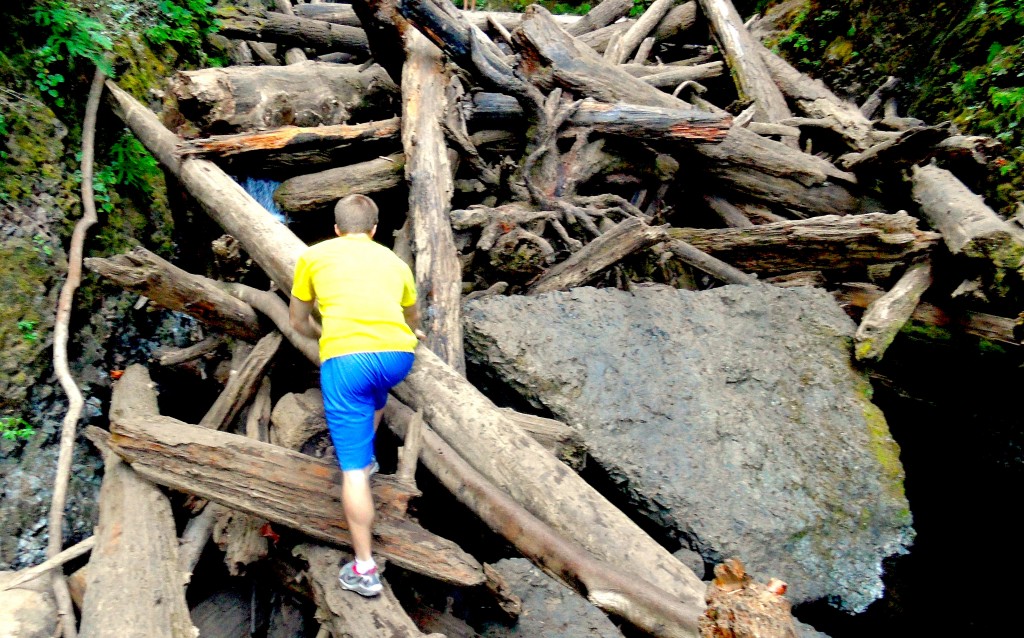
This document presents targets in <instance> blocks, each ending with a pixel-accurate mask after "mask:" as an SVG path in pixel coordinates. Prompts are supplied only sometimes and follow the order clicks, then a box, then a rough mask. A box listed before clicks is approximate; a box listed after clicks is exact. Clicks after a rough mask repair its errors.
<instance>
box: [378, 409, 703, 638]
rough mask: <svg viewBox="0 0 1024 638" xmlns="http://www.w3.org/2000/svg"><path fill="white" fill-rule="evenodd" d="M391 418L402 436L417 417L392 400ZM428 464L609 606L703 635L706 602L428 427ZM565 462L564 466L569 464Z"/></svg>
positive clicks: (659, 629)
mask: <svg viewBox="0 0 1024 638" xmlns="http://www.w3.org/2000/svg"><path fill="white" fill-rule="evenodd" d="M384 418H385V422H386V423H387V424H388V426H389V427H390V428H391V429H392V430H394V431H395V433H396V434H398V435H399V436H402V435H403V434H404V433H405V428H406V425H407V424H408V423H409V422H410V421H411V420H412V419H413V418H414V414H413V412H412V410H411V409H410V408H409V407H408V406H405V405H403V404H402V403H400V402H398V401H396V400H394V399H393V398H392V399H388V403H387V405H386V406H385V408H384ZM420 456H421V459H422V461H423V465H424V466H425V467H426V468H427V469H428V470H430V472H431V473H432V474H434V476H436V477H437V478H438V479H439V480H440V481H441V483H442V484H443V485H444V486H445V487H446V488H448V490H449V491H451V493H452V494H454V495H455V496H456V497H457V498H458V499H459V500H460V501H461V502H462V503H463V504H465V505H466V506H467V507H469V508H470V509H471V510H473V511H474V512H475V513H476V514H477V515H478V516H480V518H481V520H483V522H484V523H485V524H487V525H488V526H489V527H490V528H491V529H492V530H494V531H495V532H497V533H498V534H501V535H502V536H504V537H505V538H506V539H508V540H509V541H510V542H511V543H513V544H514V545H515V546H516V548H517V549H518V550H519V551H520V552H522V554H523V555H524V556H525V557H527V558H529V559H530V560H531V561H533V562H534V563H535V564H537V566H538V567H540V568H541V569H543V570H544V571H546V572H547V573H548V574H550V575H551V576H553V577H554V578H557V579H559V580H561V581H562V582H563V583H565V584H566V585H568V586H569V587H572V588H573V589H575V590H576V591H578V592H580V593H581V594H582V595H584V596H586V597H587V599H588V600H590V602H592V603H593V604H594V605H596V606H598V607H600V608H601V609H603V610H605V611H607V612H609V613H612V614H615V615H617V616H620V617H622V618H625V619H626V620H627V621H629V622H630V623H632V624H634V625H636V626H637V627H640V628H642V629H644V630H646V631H648V632H649V633H650V634H651V635H654V636H658V637H662V638H695V637H696V636H697V629H696V624H697V618H698V617H699V616H700V615H701V610H702V609H703V599H701V601H700V603H698V604H691V603H689V602H687V601H685V600H684V601H680V600H679V599H678V598H675V597H674V596H673V595H671V594H670V593H668V592H667V591H666V590H664V589H662V588H659V587H658V586H656V585H655V584H653V581H652V579H651V578H650V575H649V574H636V572H635V570H630V569H623V568H622V567H621V566H618V565H616V563H615V562H613V561H608V560H601V559H599V558H597V557H596V556H595V555H594V554H593V553H592V552H588V551H586V550H585V549H582V548H581V547H580V546H579V545H577V544H576V543H573V542H571V541H569V540H567V539H568V538H573V537H572V536H569V535H567V534H566V532H565V531H564V530H557V529H555V528H553V526H551V525H550V524H546V523H545V522H543V521H542V520H541V519H540V518H538V517H536V516H535V515H533V514H531V513H530V512H529V511H527V510H526V509H524V508H523V506H521V505H519V504H518V503H516V502H515V501H513V500H512V499H511V498H509V496H508V495H507V494H506V493H504V492H503V491H502V490H500V489H498V488H496V487H495V485H494V483H492V482H491V481H489V480H488V479H487V478H486V477H485V476H484V475H483V474H481V473H480V472H479V471H477V470H476V469H475V468H474V467H472V465H471V464H470V463H467V462H466V460H465V459H463V458H462V457H461V456H460V455H459V454H458V453H457V452H456V451H455V450H453V449H452V448H451V446H449V445H448V443H446V442H445V441H444V440H443V439H442V438H441V437H440V436H438V434H437V433H436V432H435V431H434V430H433V429H431V428H429V427H424V428H423V448H422V450H421V453H420ZM563 467H564V466H563Z"/></svg>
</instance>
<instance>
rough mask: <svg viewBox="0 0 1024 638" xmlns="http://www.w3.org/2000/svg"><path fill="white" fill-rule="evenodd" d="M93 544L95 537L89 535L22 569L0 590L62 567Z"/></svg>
mask: <svg viewBox="0 0 1024 638" xmlns="http://www.w3.org/2000/svg"><path fill="white" fill-rule="evenodd" d="M95 544H96V537H95V536H90V537H89V538H87V539H85V540H84V541H82V542H80V543H78V544H76V545H72V546H71V547H69V548H67V549H65V550H64V551H63V552H61V553H59V554H57V555H56V556H54V557H53V558H49V559H47V560H44V561H43V562H41V563H39V564H38V565H36V566H35V567H29V568H28V569H23V570H22V571H20V572H18V573H17V574H15V576H14V578H12V579H11V580H10V582H8V583H7V584H6V585H4V586H3V587H2V588H0V591H7V590H8V589H15V588H16V587H20V586H22V585H24V584H25V583H27V582H29V581H30V580H35V579H36V578H39V577H40V576H42V575H43V574H45V573H46V572H48V571H50V570H51V569H54V568H57V567H62V566H64V564H65V563H68V562H70V561H73V560H74V559H76V558H78V557H79V556H81V555H83V554H86V553H88V552H90V551H92V548H93V546H94V545H95Z"/></svg>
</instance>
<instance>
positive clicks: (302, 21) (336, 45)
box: [217, 7, 370, 55]
mask: <svg viewBox="0 0 1024 638" xmlns="http://www.w3.org/2000/svg"><path fill="white" fill-rule="evenodd" d="M217 14H218V17H219V18H220V20H219V25H220V26H219V29H218V33H220V34H221V35H223V36H226V37H229V38H242V39H245V40H256V41H258V42H276V43H278V44H281V45H285V46H289V47H302V48H306V49H314V50H316V51H345V52H347V53H356V54H360V55H366V54H368V53H369V52H370V47H369V44H368V43H367V41H366V32H365V31H363V30H362V29H359V28H356V27H349V26H344V25H339V24H330V23H328V22H323V21H321V20H310V19H309V18H302V17H299V16H290V15H285V14H283V13H274V12H269V11H263V10H262V9H246V8H241V7H224V8H221V9H218V10H217Z"/></svg>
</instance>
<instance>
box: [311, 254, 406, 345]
mask: <svg viewBox="0 0 1024 638" xmlns="http://www.w3.org/2000/svg"><path fill="white" fill-rule="evenodd" d="M292 296H293V297H295V298H296V299H299V300H300V301H312V300H313V299H314V298H315V299H316V301H317V303H318V304H319V306H320V317H321V320H322V322H323V334H322V335H321V336H320V360H321V361H327V360H328V359H330V358H332V357H339V356H341V355H345V354H352V353H354V352H387V351H399V352H412V351H414V350H415V349H416V343H417V339H416V336H415V335H414V334H413V333H412V330H410V329H409V325H408V324H406V323H405V316H404V315H403V314H402V309H403V308H404V307H407V306H411V305H413V304H414V303H416V283H415V280H414V279H413V276H412V271H410V270H409V266H407V265H406V264H405V262H404V261H402V260H401V259H399V257H398V256H397V255H396V254H395V253H393V252H391V251H390V250H388V249H387V248H386V247H384V246H382V245H380V244H378V243H376V242H375V241H373V240H372V239H370V237H369V236H367V235H345V236H344V237H336V238H334V239H329V240H327V241H324V242H320V243H319V244H316V245H315V246H312V247H310V248H309V249H308V250H306V251H305V252H304V253H302V256H300V257H299V263H298V264H297V265H296V267H295V282H294V283H293V284H292Z"/></svg>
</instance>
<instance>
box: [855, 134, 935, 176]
mask: <svg viewBox="0 0 1024 638" xmlns="http://www.w3.org/2000/svg"><path fill="white" fill-rule="evenodd" d="M949 134H950V123H949V122H944V123H942V124H939V125H937V126H921V127H918V128H912V129H908V130H906V131H903V132H902V133H900V134H899V136H898V137H895V138H893V139H891V140H886V141H884V142H881V143H879V144H875V145H874V146H872V147H870V148H868V149H867V150H865V151H863V152H861V153H849V154H847V155H844V156H843V157H840V158H839V161H838V162H837V164H839V166H841V167H843V168H844V169H845V170H848V171H852V172H854V173H857V174H858V175H860V174H873V175H880V174H883V173H884V174H888V175H898V174H900V173H901V172H902V171H904V170H906V169H908V168H910V167H911V166H914V165H915V164H918V163H919V162H921V161H922V160H924V159H925V158H927V157H928V156H929V155H932V154H933V153H934V152H935V148H936V146H938V145H939V143H941V142H942V140H944V139H946V138H947V137H949Z"/></svg>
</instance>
